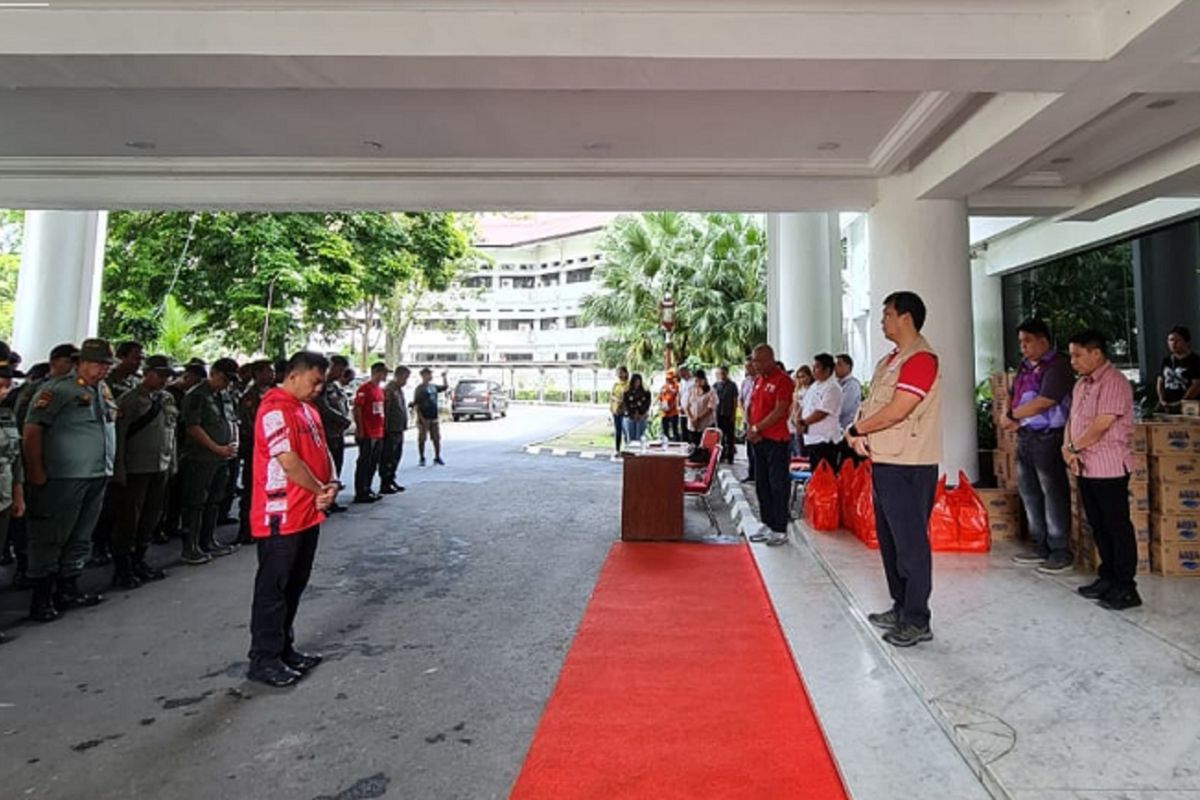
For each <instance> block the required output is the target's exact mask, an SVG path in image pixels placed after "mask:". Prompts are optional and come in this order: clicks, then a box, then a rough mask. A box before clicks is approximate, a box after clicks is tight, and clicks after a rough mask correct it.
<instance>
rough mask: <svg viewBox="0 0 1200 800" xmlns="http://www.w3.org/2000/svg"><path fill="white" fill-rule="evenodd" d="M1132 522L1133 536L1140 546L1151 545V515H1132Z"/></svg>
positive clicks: (1130, 516) (1130, 517)
mask: <svg viewBox="0 0 1200 800" xmlns="http://www.w3.org/2000/svg"><path fill="white" fill-rule="evenodd" d="M1129 519H1130V521H1131V522H1132V523H1133V535H1134V538H1136V539H1137V541H1138V544H1139V545H1141V544H1150V536H1151V533H1150V530H1151V522H1150V519H1151V517H1150V515H1149V514H1130V515H1129Z"/></svg>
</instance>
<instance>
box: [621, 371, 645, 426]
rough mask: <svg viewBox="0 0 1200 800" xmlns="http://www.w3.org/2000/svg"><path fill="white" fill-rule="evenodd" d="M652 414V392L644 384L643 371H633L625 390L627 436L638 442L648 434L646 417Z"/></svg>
mask: <svg viewBox="0 0 1200 800" xmlns="http://www.w3.org/2000/svg"><path fill="white" fill-rule="evenodd" d="M649 414H650V392H648V391H646V387H645V386H644V385H643V384H642V376H641V373H638V372H635V373H633V377H632V378H630V379H629V389H628V390H626V392H625V438H626V439H627V440H628V441H630V442H638V441H641V440H642V437H644V436H645V435H646V417H647V416H649Z"/></svg>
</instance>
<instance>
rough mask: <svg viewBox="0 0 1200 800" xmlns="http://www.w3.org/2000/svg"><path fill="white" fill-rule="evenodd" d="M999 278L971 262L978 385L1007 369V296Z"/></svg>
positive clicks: (978, 264) (980, 265)
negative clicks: (1005, 340)
mask: <svg viewBox="0 0 1200 800" xmlns="http://www.w3.org/2000/svg"><path fill="white" fill-rule="evenodd" d="M1001 287H1002V281H1001V280H1000V276H998V275H988V274H987V266H986V265H985V264H984V263H983V262H982V261H972V262H971V308H972V309H974V318H975V383H979V382H980V381H982V380H987V377H988V375H991V374H992V373H993V372H1000V371H1002V370H1003V369H1004V336H1005V330H1004V296H1003V292H1002V288H1001Z"/></svg>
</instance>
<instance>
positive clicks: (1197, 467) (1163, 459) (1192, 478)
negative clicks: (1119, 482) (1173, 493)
mask: <svg viewBox="0 0 1200 800" xmlns="http://www.w3.org/2000/svg"><path fill="white" fill-rule="evenodd" d="M1131 479H1132V478H1131ZM1150 479H1151V480H1152V481H1157V482H1160V483H1190V484H1193V485H1195V484H1200V456H1193V455H1182V456H1152V457H1151V458H1150Z"/></svg>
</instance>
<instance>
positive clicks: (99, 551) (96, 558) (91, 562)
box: [84, 545, 112, 567]
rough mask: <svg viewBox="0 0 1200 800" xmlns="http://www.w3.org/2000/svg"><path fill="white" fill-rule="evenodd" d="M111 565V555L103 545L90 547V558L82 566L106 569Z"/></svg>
mask: <svg viewBox="0 0 1200 800" xmlns="http://www.w3.org/2000/svg"><path fill="white" fill-rule="evenodd" d="M111 563H112V554H111V553H109V552H108V548H107V547H105V546H104V545H95V546H93V547H92V557H91V558H89V559H88V560H87V563H86V564H84V566H85V567H107V566H108V565H109V564H111Z"/></svg>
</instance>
